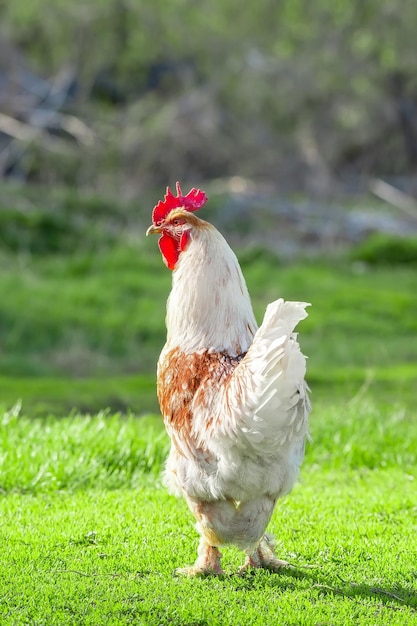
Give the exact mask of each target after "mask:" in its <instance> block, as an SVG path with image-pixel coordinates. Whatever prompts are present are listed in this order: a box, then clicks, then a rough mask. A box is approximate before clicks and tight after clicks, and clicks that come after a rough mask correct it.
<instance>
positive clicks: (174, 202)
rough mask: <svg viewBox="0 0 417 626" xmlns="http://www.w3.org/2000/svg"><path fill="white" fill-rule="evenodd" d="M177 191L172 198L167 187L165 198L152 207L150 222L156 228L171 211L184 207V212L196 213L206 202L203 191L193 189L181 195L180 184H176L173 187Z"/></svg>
mask: <svg viewBox="0 0 417 626" xmlns="http://www.w3.org/2000/svg"><path fill="white" fill-rule="evenodd" d="M175 187H176V189H177V195H176V196H174V194H173V193H172V191H171V189H170V188H169V187H167V192H166V194H165V198H164V199H163V200H160V201H159V202H158V204H157V205H156V206H155V207H154V210H153V212H152V221H153V223H154V224H155V225H156V226H158V224H160V223H161V222H162V220H163V219H164V218H165V217H166V216H167V215H168V213H169V212H170V211H172V209H176V208H178V207H184V209H185V210H186V211H190V212H193V211H198V209H201V207H202V206H204V204H205V203H206V202H207V196H206V194H205V193H204V191H201V190H200V189H196V188H195V187H193V188H192V189H191V191H189V192H188V193H187V195H186V196H183V195H182V191H181V187H180V184H179V183H178V182H177V183H176V185H175Z"/></svg>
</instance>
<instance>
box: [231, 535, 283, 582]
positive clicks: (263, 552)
mask: <svg viewBox="0 0 417 626" xmlns="http://www.w3.org/2000/svg"><path fill="white" fill-rule="evenodd" d="M283 567H291V565H290V564H289V563H287V561H281V559H278V558H277V556H276V555H275V552H274V549H273V539H272V538H271V537H269V536H267V535H265V536H264V537H263V539H262V540H261V542H260V544H259V545H258V547H257V548H256V549H255V550H254V551H252V552H250V553H247V556H246V560H245V563H244V564H243V565H242V567H241V568H240V569H239V574H241V575H243V574H246V573H247V572H248V571H249V570H251V569H269V570H271V571H273V572H278V571H279V570H281V569H282V568H283Z"/></svg>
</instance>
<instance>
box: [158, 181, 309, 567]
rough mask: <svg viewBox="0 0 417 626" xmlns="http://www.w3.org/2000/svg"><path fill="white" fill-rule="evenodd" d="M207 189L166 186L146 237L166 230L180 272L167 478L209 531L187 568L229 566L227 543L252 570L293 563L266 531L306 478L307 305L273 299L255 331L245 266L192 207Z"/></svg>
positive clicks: (163, 376) (165, 377)
mask: <svg viewBox="0 0 417 626" xmlns="http://www.w3.org/2000/svg"><path fill="white" fill-rule="evenodd" d="M206 200H207V198H206V195H205V193H204V192H202V191H200V190H196V189H192V190H191V191H190V192H189V193H188V194H187V195H186V196H184V195H183V194H182V192H181V188H180V186H179V184H178V183H177V195H176V196H174V194H173V193H172V192H171V191H170V189H169V188H167V193H166V196H165V199H164V201H160V202H159V203H158V204H157V205H156V207H155V208H154V210H153V216H152V221H153V224H152V226H150V227H149V229H148V231H147V233H146V234H151V233H159V234H161V237H160V239H159V247H160V250H161V252H162V256H163V258H164V261H165V264H166V265H167V266H168V268H170V269H171V270H173V285H172V291H171V294H170V296H169V299H168V303H167V316H166V325H167V342H166V344H165V346H164V348H163V350H162V353H161V356H160V358H159V361H158V398H159V403H160V407H161V412H162V415H163V418H164V423H165V426H166V430H167V432H168V435H169V437H170V439H171V450H170V454H169V457H168V460H167V464H166V471H165V478H166V483H167V485H168V487H169V488H170V490H171V491H172V492H173V493H174V494H177V495H182V496H184V497H185V499H186V501H187V503H188V505H189V507H190V509H191V511H192V512H193V514H194V516H195V518H196V520H197V530H198V532H199V533H200V535H201V540H200V545H199V549H198V558H197V560H196V562H195V564H194V565H193V566H192V567H189V568H185V569H181V570H178V571H179V572H181V573H186V574H188V575H197V574H221V573H222V572H223V570H222V567H221V562H220V559H221V556H222V555H221V553H220V551H219V547H220V546H223V545H228V544H233V545H235V546H237V547H238V548H240V549H241V550H244V552H245V553H246V560H245V563H244V565H243V567H242V568H241V570H240V571H241V572H244V571H246V570H247V569H248V568H259V567H263V568H268V569H273V570H278V569H279V568H280V567H282V566H285V565H287V563H285V562H284V561H280V560H279V559H278V558H277V557H276V556H275V554H274V551H273V548H272V542H271V539H270V538H269V536H267V535H265V529H266V527H267V524H268V522H269V520H270V518H271V515H272V512H273V510H274V507H275V504H276V502H277V499H278V498H280V497H282V496H284V495H285V494H287V493H289V492H290V491H291V489H292V488H293V486H294V483H295V481H296V479H297V476H298V473H299V468H300V464H301V462H302V459H303V456H304V444H305V439H306V437H307V436H308V434H307V433H308V415H309V411H310V403H309V399H308V394H307V390H308V387H307V385H306V383H305V381H304V376H305V370H306V359H305V357H304V356H303V354H302V353H301V351H300V348H299V345H298V342H297V336H296V334H295V333H294V328H295V327H296V325H297V323H298V322H299V321H300V320H303V319H304V318H305V317H306V316H307V313H306V311H305V308H306V306H307V304H306V303H303V302H284V301H283V300H282V299H280V300H276V301H275V302H273V303H272V304H270V305H268V307H267V310H266V313H265V317H264V320H263V322H262V325H261V326H260V328H257V324H256V320H255V317H254V314H253V310H252V305H251V301H250V298H249V294H248V291H247V288H246V284H245V280H244V278H243V275H242V272H241V269H240V267H239V263H238V261H237V258H236V256H235V254H234V253H233V251H232V250H231V249H230V247H229V246H228V244H227V242H226V241H225V239H224V238H223V236H222V235H221V234H220V233H219V232H218V231H217V230H216V229H215V228H214V227H213V226H212V225H211V224H209V223H208V222H205V221H203V220H201V219H199V218H198V217H197V216H196V215H194V211H196V210H198V209H200V208H201V207H202V206H203V204H205V202H206Z"/></svg>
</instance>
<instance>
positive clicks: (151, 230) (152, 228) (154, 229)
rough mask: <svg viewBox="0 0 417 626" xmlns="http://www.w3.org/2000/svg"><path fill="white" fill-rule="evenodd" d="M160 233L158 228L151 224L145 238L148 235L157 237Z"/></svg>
mask: <svg viewBox="0 0 417 626" xmlns="http://www.w3.org/2000/svg"><path fill="white" fill-rule="evenodd" d="M160 232H161V229H160V227H159V226H155V225H154V224H152V226H149V228H148V230H147V231H146V236H148V235H159V233H160Z"/></svg>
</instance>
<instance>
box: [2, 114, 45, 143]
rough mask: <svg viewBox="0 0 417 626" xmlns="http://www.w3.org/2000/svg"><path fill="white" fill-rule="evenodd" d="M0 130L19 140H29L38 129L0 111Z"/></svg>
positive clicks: (37, 132) (34, 135)
mask: <svg viewBox="0 0 417 626" xmlns="http://www.w3.org/2000/svg"><path fill="white" fill-rule="evenodd" d="M0 132H2V133H5V134H6V135H9V136H10V137H13V138H14V139H19V140H20V141H31V140H32V139H34V138H35V137H36V135H37V134H39V129H37V128H32V126H29V125H28V124H24V123H23V122H19V120H16V119H15V118H14V117H10V115H5V114H4V113H0Z"/></svg>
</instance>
